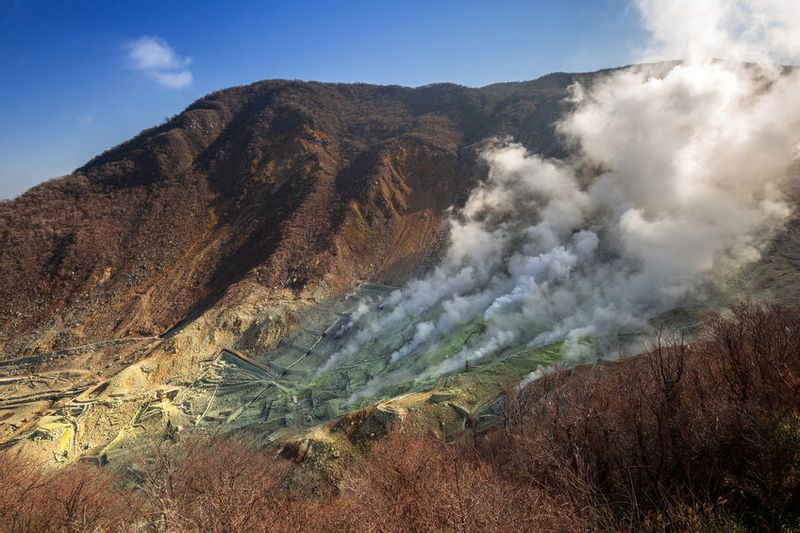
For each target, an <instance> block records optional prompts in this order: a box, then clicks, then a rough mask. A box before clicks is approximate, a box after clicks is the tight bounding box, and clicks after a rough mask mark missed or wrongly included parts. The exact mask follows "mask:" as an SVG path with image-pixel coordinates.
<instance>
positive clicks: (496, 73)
mask: <svg viewBox="0 0 800 533" xmlns="http://www.w3.org/2000/svg"><path fill="white" fill-rule="evenodd" d="M644 40H645V38H644V35H643V33H642V30H641V28H640V24H639V20H638V15H637V14H636V12H635V10H634V9H633V8H632V7H631V6H630V5H629V1H628V0H547V1H545V0H538V1H537V0H528V1H506V2H499V1H498V2H488V1H472V0H458V1H444V0H440V1H437V0H427V1H416V0H404V1H393V0H373V1H349V2H344V1H333V0H330V1H319V2H314V1H281V2H271V1H261V2H256V1H235V0H228V1H225V2H211V1H204V0H193V1H191V2H189V1H180V2H179V1H173V0H158V1H151V0H138V1H135V0H130V1H128V2H122V1H113V0H104V1H102V2H98V1H88V0H87V1H81V0H60V1H55V0H52V1H45V0H0V45H2V49H3V54H2V55H0V71H2V72H3V77H2V82H1V83H0V118H1V119H2V120H0V198H9V197H13V196H16V195H18V194H20V193H21V192H23V191H24V190H26V189H27V188H29V187H30V186H32V185H34V184H36V183H38V182H40V181H42V180H45V179H48V178H51V177H55V176H59V175H63V174H67V173H69V172H71V171H72V170H73V169H75V168H76V167H78V166H80V165H82V164H83V163H85V162H86V161H87V160H88V159H90V158H91V157H92V156H93V155H96V154H97V153H99V152H102V151H103V150H105V149H107V148H110V147H111V146H114V145H116V144H118V143H120V142H122V141H124V140H125V139H127V138H129V137H131V136H133V135H135V134H136V133H138V132H139V131H141V130H142V129H144V128H147V127H149V126H152V125H154V124H157V123H159V122H161V121H162V120H163V119H164V118H165V117H168V116H171V115H174V114H175V113H178V112H180V111H181V110H182V109H183V108H185V107H186V106H187V105H189V104H190V103H191V102H192V101H194V100H196V99H197V98H199V97H200V96H202V95H204V94H206V93H208V92H210V91H213V90H216V89H220V88H223V87H229V86H233V85H241V84H245V83H250V82H253V81H256V80H261V79H267V78H291V79H304V80H322V81H342V82H353V81H362V82H369V83H396V84H401V85H411V86H416V85H424V84H427V83H433V82H440V81H450V82H456V83H461V84H465V85H470V86H481V85H486V84H489V83H493V82H499V81H511V80H525V79H533V78H536V77H538V76H541V75H543V74H546V73H548V72H553V71H587V70H595V69H598V68H604V67H611V66H618V65H621V64H625V63H629V62H631V61H632V60H633V59H634V58H635V57H637V55H638V52H639V51H640V46H641V44H642V43H643V42H644Z"/></svg>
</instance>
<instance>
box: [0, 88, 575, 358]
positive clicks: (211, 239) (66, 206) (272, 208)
mask: <svg viewBox="0 0 800 533" xmlns="http://www.w3.org/2000/svg"><path fill="white" fill-rule="evenodd" d="M577 77H578V76H577V75H566V74H554V75H550V76H547V77H544V78H541V79H539V80H536V81H532V82H524V83H507V84H498V85H493V86H488V87H484V88H482V89H471V88H466V87H461V86H457V85H449V84H442V85H432V86H426V87H420V88H416V89H410V88H404V87H396V86H372V85H363V84H356V85H342V84H324V83H303V82H296V81H265V82H260V83H255V84H252V85H249V86H245V87H237V88H233V89H227V90H224V91H219V92H217V93H213V94H211V95H209V96H207V97H205V98H202V99H200V100H198V101H197V102H195V103H194V104H192V105H191V106H190V107H189V108H187V109H186V110H185V111H184V112H183V113H181V114H179V115H177V116H176V117H174V118H173V119H171V120H169V121H168V122H167V123H165V124H163V125H161V126H158V127H156V128H152V129H150V130H146V131H144V132H142V133H141V134H140V135H138V136H137V137H135V138H134V139H132V140H130V141H128V142H126V143H124V144H122V145H120V146H118V147H115V148H113V149H112V150H109V151H108V152H106V153H104V154H102V155H101V156H99V157H96V158H95V159H93V160H92V161H90V162H89V163H88V164H87V165H85V166H84V167H82V168H80V169H78V170H76V171H75V172H74V173H73V174H72V175H70V176H67V177H64V178H61V179H57V180H53V181H50V182H47V183H45V184H43V185H40V186H37V187H35V188H33V189H31V190H30V191H28V192H27V193H25V194H24V195H22V196H21V197H19V198H17V199H14V200H12V201H8V202H3V203H0V271H2V273H3V275H2V276H0V349H3V351H5V352H6V353H9V354H14V355H20V354H23V353H26V352H31V351H36V350H46V349H55V348H59V347H62V346H70V345H76V344H80V343H83V342H90V341H92V340H97V339H106V338H109V337H121V336H130V335H152V334H160V333H163V332H164V331H165V330H167V329H168V328H170V327H171V326H173V325H175V324H176V323H178V322H180V321H182V320H184V319H186V318H189V317H192V316H196V315H197V314H199V313H201V312H202V311H203V310H204V309H207V308H208V307H209V306H210V305H213V304H214V303H215V302H219V301H220V299H221V298H224V297H226V296H225V295H226V293H227V297H226V298H228V299H230V301H231V303H235V301H236V300H237V298H240V296H237V295H241V294H246V293H247V292H250V291H251V289H252V288H253V287H259V288H260V289H264V290H268V291H272V292H273V293H274V294H276V295H278V296H281V297H286V296H289V297H299V296H301V295H303V294H310V292H311V291H312V290H320V289H321V290H323V292H329V291H333V292H336V291H338V290H342V289H344V288H348V287H350V286H351V285H352V283H353V282H354V281H355V280H356V279H358V278H379V279H385V280H398V279H401V278H403V277H406V276H407V275H408V274H409V272H410V270H411V269H416V268H419V267H420V266H424V265H425V264H426V259H428V258H429V257H430V256H431V254H434V253H435V252H436V250H437V247H438V245H439V243H440V242H441V238H440V237H441V236H442V220H443V213H444V211H445V210H446V209H447V208H448V207H449V206H450V205H451V204H453V203H457V202H458V201H459V200H462V199H463V198H465V196H466V194H467V192H468V191H469V189H470V187H471V185H472V184H473V183H474V182H475V180H476V179H478V178H479V177H480V176H481V175H482V174H481V173H482V172H483V169H482V168H481V167H480V165H477V164H476V148H477V146H478V145H479V144H480V143H482V142H485V141H486V140H487V139H490V138H492V137H495V136H505V135H511V136H513V137H514V138H515V139H518V140H520V141H521V142H523V143H524V144H526V145H527V146H528V147H529V148H530V149H532V150H535V151H537V152H540V153H544V154H549V155H559V154H561V151H560V148H559V145H558V142H557V139H556V136H555V134H554V130H553V123H554V122H555V120H556V119H557V117H558V115H559V113H560V112H561V111H562V109H561V108H562V105H563V104H562V103H561V102H562V100H563V98H564V96H565V95H566V89H567V87H568V86H569V84H571V83H572V82H573V81H574V80H575V79H576V78H577Z"/></svg>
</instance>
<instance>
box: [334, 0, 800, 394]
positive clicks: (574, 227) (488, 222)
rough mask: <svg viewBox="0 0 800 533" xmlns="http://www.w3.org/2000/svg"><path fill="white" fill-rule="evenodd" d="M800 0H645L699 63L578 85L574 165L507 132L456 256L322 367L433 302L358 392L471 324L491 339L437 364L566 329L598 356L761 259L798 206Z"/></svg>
mask: <svg viewBox="0 0 800 533" xmlns="http://www.w3.org/2000/svg"><path fill="white" fill-rule="evenodd" d="M798 6H800V4H798V3H796V2H789V1H778V0H774V1H769V0H738V1H736V0H734V1H724V0H679V1H676V2H666V1H656V0H638V1H637V7H638V8H639V10H640V12H641V14H642V18H643V21H644V24H645V26H646V27H647V29H648V30H649V31H650V32H651V34H652V36H653V39H652V42H651V43H650V46H649V47H648V50H647V52H646V53H647V54H650V55H651V56H652V55H661V56H666V57H678V58H682V59H683V61H681V62H680V63H671V64H660V65H650V66H641V67H634V68H630V69H626V70H622V71H618V72H616V73H614V74H612V75H610V76H608V77H607V78H605V79H603V80H600V81H599V82H597V83H596V84H594V85H593V86H591V87H584V86H579V85H576V86H575V87H573V90H572V96H571V98H572V103H573V104H574V112H572V113H571V114H570V115H568V116H566V117H564V118H563V120H562V121H561V122H560V123H559V124H558V130H559V132H560V133H561V134H562V135H563V137H564V139H565V141H566V142H568V143H569V144H570V145H571V146H572V147H573V149H574V150H573V151H574V154H575V157H574V158H573V159H572V160H570V161H568V162H565V161H552V160H545V159H542V158H541V157H539V156H537V155H536V154H531V153H528V152H527V151H526V150H525V149H524V148H523V147H522V146H520V145H518V144H515V143H513V142H512V141H509V140H500V141H497V142H495V143H494V144H493V146H491V147H490V148H488V149H487V150H486V151H485V152H484V153H483V158H484V159H485V160H486V161H487V162H488V164H489V175H488V179H487V180H486V182H485V183H482V184H481V185H479V186H478V187H477V188H476V189H475V190H473V191H472V193H471V195H470V197H469V199H468V201H467V203H466V205H465V206H464V207H463V209H461V210H460V212H459V213H457V214H456V215H455V216H454V217H453V219H452V220H451V227H450V236H451V244H450V246H449V249H448V251H447V253H446V256H445V258H444V260H443V261H442V263H441V264H440V265H439V266H438V267H437V268H436V269H435V270H434V271H433V272H432V273H431V274H430V275H428V276H426V277H423V278H421V279H417V280H414V281H412V282H410V283H409V284H408V285H407V286H406V287H405V288H403V289H402V290H398V291H396V292H394V293H393V294H391V295H390V296H389V297H388V299H387V300H386V301H385V302H383V305H382V310H377V309H373V312H372V313H368V314H365V315H364V317H363V318H362V319H361V320H360V321H359V322H358V324H357V327H358V328H359V330H358V332H357V334H355V335H354V336H353V337H352V338H351V340H350V342H349V343H348V344H347V345H346V346H345V348H344V349H343V350H341V351H340V352H338V353H336V354H334V355H333V356H332V357H331V359H330V360H329V361H328V362H327V363H326V365H325V366H324V367H323V368H322V369H321V370H320V372H324V371H325V370H327V369H329V368H331V367H332V366H334V365H335V364H336V363H337V362H338V361H340V360H342V359H346V358H348V357H351V356H353V355H354V354H356V353H358V352H359V351H360V350H362V349H364V347H365V346H366V345H367V344H368V343H369V342H370V341H371V340H372V339H374V338H376V337H378V336H381V335H386V332H388V331H393V330H397V329H398V328H403V327H407V325H408V324H409V323H412V324H413V321H414V317H417V316H420V315H421V314H423V313H425V312H426V311H430V310H432V309H437V310H439V312H438V314H437V315H436V317H435V319H431V320H426V321H424V322H420V323H417V324H416V325H415V326H414V328H413V335H412V336H411V338H410V339H409V340H408V341H407V342H406V343H405V344H404V345H403V346H400V347H398V348H397V349H396V350H395V351H394V352H393V353H391V355H390V356H389V361H388V364H389V365H391V366H390V369H389V371H388V372H387V373H385V374H382V375H379V376H378V377H376V378H375V379H374V380H373V382H372V383H370V386H369V387H368V390H367V391H365V392H362V393H359V394H358V395H356V396H354V397H353V398H352V399H357V398H358V397H360V396H363V395H367V394H370V393H372V392H374V391H375V390H377V389H378V388H379V387H380V386H382V385H385V384H387V383H391V382H394V381H400V380H402V379H408V377H409V374H410V372H409V370H408V368H405V367H404V366H403V361H404V359H405V358H406V357H408V356H409V354H412V353H414V352H415V351H419V350H431V349H433V348H435V347H436V346H437V345H438V343H440V342H443V341H444V339H447V338H448V335H450V334H452V332H453V331H454V330H455V329H456V328H457V327H459V325H460V324H464V323H465V322H469V321H476V320H478V321H481V322H482V323H483V324H484V326H485V327H484V328H483V329H482V331H481V333H480V335H478V336H477V337H474V338H471V339H470V340H469V342H468V343H467V344H466V345H465V346H464V348H463V349H462V350H460V351H459V352H458V353H456V354H455V355H453V356H452V357H449V358H447V359H445V360H444V361H441V362H438V363H437V364H435V365H433V366H432V367H430V368H428V369H427V370H425V371H424V374H425V375H438V374H441V373H445V372H449V371H452V370H455V369H458V368H460V367H463V365H464V363H465V361H469V360H473V359H480V358H482V357H485V356H487V355H489V354H492V353H495V352H497V351H499V350H502V349H505V348H508V347H509V346H514V345H520V344H530V345H539V344H546V343H550V342H554V341H557V340H565V342H564V345H563V352H564V355H565V356H566V357H581V356H586V355H589V354H587V349H588V346H587V344H586V343H585V340H586V339H589V338H592V337H596V336H602V335H607V334H612V333H615V332H618V331H620V330H624V329H628V328H642V327H644V326H645V325H646V321H647V320H649V319H651V318H653V317H656V316H658V315H659V314H662V313H664V312H666V311H669V310H671V309H674V308H676V307H678V306H680V305H681V304H683V303H685V302H686V301H687V300H688V299H690V298H693V297H696V295H697V294H698V289H699V288H700V287H702V286H703V285H705V284H707V283H712V282H713V280H714V279H716V278H718V277H719V276H721V275H725V274H730V273H734V272H736V271H737V270H738V269H740V268H741V267H742V266H744V265H746V264H747V263H750V262H753V261H756V260H757V259H759V257H760V253H761V250H762V249H763V247H764V245H765V244H766V243H767V242H768V240H769V238H770V237H771V236H772V235H773V234H774V232H775V231H777V230H778V229H780V227H781V226H782V225H783V224H784V223H785V222H786V220H787V219H788V217H789V216H790V214H791V212H790V208H789V205H788V203H787V202H786V200H785V199H784V197H783V194H782V187H783V185H784V184H785V182H786V179H787V169H788V168H789V167H790V166H791V164H792V162H793V161H795V160H796V158H797V156H798V133H799V132H800V129H799V128H798V127H799V126H800V99H798V98H797V97H796V95H797V94H799V93H798V90H799V89H800V76H798V74H797V73H796V72H795V71H793V70H788V69H785V68H782V67H777V66H775V65H774V64H773V63H770V61H775V60H791V61H794V60H796V59H797V57H798V56H800V32H796V31H794V29H793V28H792V27H790V24H791V23H792V21H796V20H800V18H799V16H800V7H798ZM700 21H703V22H702V23H701V22H700ZM725 54H727V56H726V57H727V58H728V59H730V60H731V61H721V60H715V59H714V58H715V57H717V56H723V55H725ZM743 60H751V61H761V62H762V63H759V64H744V63H742V62H741V61H743ZM585 169H601V170H600V171H594V172H590V171H587V170H585Z"/></svg>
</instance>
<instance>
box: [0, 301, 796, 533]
mask: <svg viewBox="0 0 800 533" xmlns="http://www.w3.org/2000/svg"><path fill="white" fill-rule="evenodd" d="M798 391H800V313H798V312H796V311H792V310H787V309H782V308H778V307H758V306H744V305H742V306H738V307H735V308H733V310H732V311H731V312H730V313H729V314H725V315H720V316H713V317H711V318H710V319H709V320H708V321H707V322H706V324H705V326H704V331H703V332H702V334H701V335H700V336H699V337H698V338H695V339H693V340H692V342H691V343H687V342H684V341H683V340H682V339H681V338H680V337H679V336H675V335H657V336H656V337H655V339H654V341H653V344H652V346H651V348H650V350H649V351H648V353H646V354H645V355H643V356H640V357H637V358H633V359H630V360H627V361H625V362H623V363H621V364H618V365H610V366H597V367H595V368H592V369H583V371H567V370H562V371H554V372H551V373H549V374H546V375H545V377H543V378H542V379H540V380H539V381H537V382H535V383H534V384H532V385H530V386H529V387H527V388H526V389H525V390H524V391H522V392H520V391H516V389H515V388H513V387H512V388H510V389H509V391H508V394H507V397H506V411H505V412H506V420H505V424H503V426H502V427H499V428H496V429H494V430H492V431H490V432H488V433H485V434H482V435H478V436H476V438H465V439H463V441H462V442H457V443H451V444H447V443H443V442H441V441H439V440H437V439H435V438H433V437H431V436H429V435H427V434H425V433H422V434H420V433H416V432H414V431H413V430H412V426H413V425H412V426H405V427H403V428H398V429H397V430H395V431H394V432H393V433H392V434H390V435H389V436H388V437H387V438H385V439H379V440H377V441H375V442H374V443H373V444H372V445H371V446H370V448H369V449H366V450H364V455H363V457H362V458H361V459H359V460H358V462H357V464H352V465H349V466H348V468H347V469H346V471H345V472H346V473H345V474H344V475H343V477H339V478H336V479H328V480H327V481H325V480H324V479H323V478H321V477H320V475H314V473H313V472H310V471H309V470H308V467H307V466H299V467H296V466H293V465H292V464H290V463H287V462H286V461H283V460H279V459H276V458H275V457H274V456H273V455H267V454H265V453H264V452H259V451H256V450H255V449H254V448H252V447H250V446H249V445H247V444H245V443H242V442H240V441H231V440H218V441H211V442H200V443H198V442H195V443H194V444H191V445H188V443H187V446H186V447H183V448H176V447H172V448H159V449H156V450H154V451H153V452H152V453H148V454H147V461H144V460H143V461H141V463H142V464H143V465H146V466H143V467H142V468H141V469H140V470H138V473H137V475H136V476H135V480H134V485H135V487H136V488H135V490H133V491H132V492H131V493H126V492H123V491H122V489H120V488H116V487H118V481H115V479H114V478H113V477H112V476H111V475H110V474H108V473H107V472H104V471H103V470H100V469H97V468H89V467H86V466H81V467H77V468H74V469H71V470H68V471H65V472H61V473H57V474H50V475H43V474H37V473H36V470H34V469H31V468H30V466H26V465H22V466H21V465H20V464H19V463H18V462H16V461H17V460H16V459H15V458H12V457H10V456H3V457H2V458H0V460H2V464H1V465H0V468H2V470H0V471H2V472H3V476H2V477H1V478H0V526H2V527H4V528H6V529H7V530H9V531H80V530H86V529H90V530H100V531H118V530H130V529H143V530H152V531H245V530H257V531H332V530H333V531H335V530H341V531H387V532H388V531H507V530H514V531H545V530H546V531H587V530H609V531H611V530H615V531H618V530H655V531H659V530H661V531H663V530H671V531H682V530H695V531H697V530H720V531H721V530H725V531H728V530H752V529H755V530H759V529H763V530H777V529H780V528H791V527H797V525H798V523H799V522H798V520H799V519H800V418H798V417H799V416H800V396H799V395H798ZM309 478H311V479H313V480H314V483H306V481H305V480H306V479H309ZM320 479H323V481H320ZM17 502H19V503H17Z"/></svg>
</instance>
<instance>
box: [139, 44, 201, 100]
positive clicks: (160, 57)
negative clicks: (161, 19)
mask: <svg viewBox="0 0 800 533" xmlns="http://www.w3.org/2000/svg"><path fill="white" fill-rule="evenodd" d="M127 49H128V56H127V60H128V65H129V66H130V68H132V69H133V70H136V71H138V72H141V73H143V74H144V75H145V76H147V77H149V78H151V79H153V80H155V81H156V82H158V83H159V85H161V86H162V87H167V88H169V89H183V88H185V87H188V86H189V85H191V84H192V82H193V81H194V77H193V76H192V72H191V71H190V70H189V65H190V64H191V62H192V58H190V57H184V56H181V55H179V54H178V53H176V52H175V50H173V49H172V47H170V46H169V44H167V42H166V41H165V40H164V39H161V38H160V37H153V36H144V37H139V38H138V39H135V40H133V41H131V42H129V43H128V45H127Z"/></svg>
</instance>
